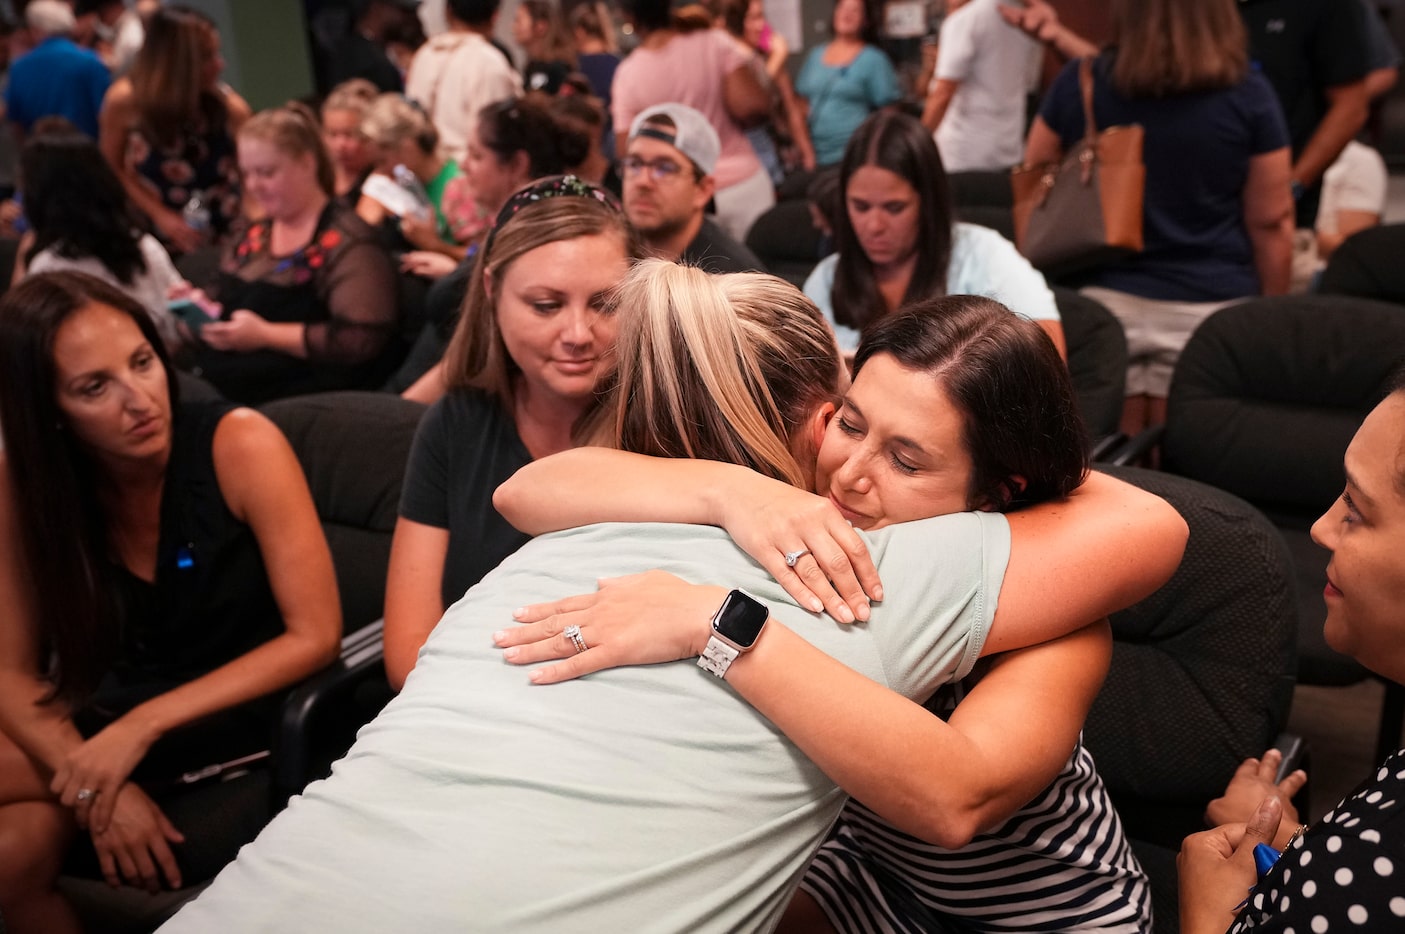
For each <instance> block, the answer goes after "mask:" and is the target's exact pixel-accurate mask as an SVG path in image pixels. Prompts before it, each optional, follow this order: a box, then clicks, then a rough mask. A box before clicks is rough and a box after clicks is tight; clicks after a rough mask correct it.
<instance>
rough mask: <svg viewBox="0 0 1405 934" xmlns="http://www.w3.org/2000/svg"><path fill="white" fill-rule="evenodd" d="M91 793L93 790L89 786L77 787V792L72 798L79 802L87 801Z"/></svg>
mask: <svg viewBox="0 0 1405 934" xmlns="http://www.w3.org/2000/svg"><path fill="white" fill-rule="evenodd" d="M93 794H94V792H93V789H91V788H79V789H78V794H76V795H74V796H73V800H74V801H77V802H78V803H79V804H82V803H83V802H84V801H87V800H88V799H89V798H91V797H92V796H93Z"/></svg>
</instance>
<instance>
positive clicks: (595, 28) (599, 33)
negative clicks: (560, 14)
mask: <svg viewBox="0 0 1405 934" xmlns="http://www.w3.org/2000/svg"><path fill="white" fill-rule="evenodd" d="M567 20H568V22H569V24H570V26H571V29H573V30H575V29H579V30H580V31H581V32H583V33H585V34H586V35H587V36H590V37H591V38H592V39H599V40H600V41H601V42H608V41H609V37H608V36H606V35H605V22H604V21H603V20H602V19H601V17H600V10H599V9H598V8H597V7H596V6H595V4H594V3H591V2H587V3H578V4H576V7H575V9H573V10H571V15H570V16H569V17H567Z"/></svg>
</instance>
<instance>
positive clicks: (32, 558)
mask: <svg viewBox="0 0 1405 934" xmlns="http://www.w3.org/2000/svg"><path fill="white" fill-rule="evenodd" d="M94 303H99V304H103V305H108V306H110V307H112V308H114V309H115V310H117V311H119V312H121V313H123V314H125V315H127V316H128V317H130V318H131V319H132V320H133V321H135V322H136V325H137V327H138V328H140V329H141V332H142V336H143V337H145V338H146V340H147V342H148V343H149V344H150V345H151V348H152V350H153V351H154V352H155V353H156V356H157V358H158V359H159V360H160V361H161V365H162V366H163V367H164V368H165V371H166V386H167V390H168V392H169V393H170V399H171V408H172V411H173V412H174V411H175V405H176V401H177V392H176V380H175V370H173V369H172V368H171V362H170V359H169V357H167V355H166V347H165V344H164V343H162V341H161V335H160V334H158V333H157V331H156V325H155V324H154V323H153V322H152V320H151V317H150V315H148V314H147V313H146V310H145V309H143V308H142V306H141V305H139V304H137V302H136V301H134V300H133V299H131V298H129V297H128V296H127V295H125V294H124V293H122V292H121V291H119V290H118V289H116V288H115V287H113V286H111V285H108V284H107V283H106V282H103V281H102V280H101V279H97V278H94V277H93V276H89V275H85V274H84V273H78V272H49V273H39V274H37V275H33V276H29V277H28V278H26V279H25V280H24V281H23V282H21V283H20V284H19V285H17V286H15V287H14V288H12V289H10V290H9V291H8V292H6V293H5V295H4V297H3V298H0V430H3V432H4V438H5V458H6V462H7V464H8V467H9V473H10V489H11V494H12V496H13V500H14V501H13V504H12V505H13V507H14V510H15V516H16V520H17V522H16V525H17V527H18V528H19V530H20V546H21V552H22V554H21V555H20V556H19V557H20V559H21V562H22V565H23V568H24V572H25V577H24V580H25V581H27V582H28V583H29V585H30V587H31V588H32V590H31V592H30V594H29V595H28V596H29V605H30V606H31V608H32V609H33V612H34V619H35V621H36V624H37V626H38V629H39V636H40V652H41V653H42V654H41V655H40V658H39V659H38V661H39V663H40V665H41V667H45V666H47V670H46V675H47V677H48V678H49V680H50V681H51V682H52V690H51V693H50V697H51V698H59V699H62V700H64V701H66V702H68V703H70V704H72V705H74V706H81V704H82V703H83V702H84V701H85V700H86V698H87V697H89V696H90V695H91V694H92V692H93V690H94V689H95V688H96V687H97V684H98V682H99V681H100V680H101V678H102V676H103V675H104V674H105V673H106V672H107V669H108V667H109V666H110V665H111V663H112V661H113V659H114V658H115V657H116V652H117V649H118V645H119V630H120V626H121V619H120V615H119V610H118V607H117V606H116V601H115V600H114V589H113V585H112V584H111V582H110V577H111V574H110V571H109V569H108V563H107V554H108V547H107V543H108V535H107V527H106V525H105V524H104V520H103V510H102V507H101V505H100V503H99V502H98V490H97V488H98V486H99V483H98V478H97V476H96V465H95V464H94V463H93V462H92V461H91V459H90V458H89V457H88V455H87V454H86V452H84V451H83V449H82V448H81V447H80V446H79V445H78V443H77V442H75V441H74V439H73V437H72V433H71V432H68V431H63V430H59V429H62V427H63V424H64V420H63V414H62V412H61V410H60V409H59V406H58V401H57V399H56V398H55V396H54V384H55V374H54V339H55V336H56V335H57V334H58V331H59V328H60V327H61V326H62V325H63V323H64V322H65V321H67V320H68V319H69V318H70V317H72V316H73V315H74V314H75V313H76V312H78V311H80V310H82V309H83V308H86V307H87V306H89V305H91V304H94Z"/></svg>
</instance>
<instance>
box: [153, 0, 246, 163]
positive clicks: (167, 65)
mask: <svg viewBox="0 0 1405 934" xmlns="http://www.w3.org/2000/svg"><path fill="white" fill-rule="evenodd" d="M216 35H218V30H217V28H216V27H215V21H214V20H212V19H210V18H209V17H208V16H206V15H205V14H204V13H201V12H199V11H198V10H192V9H190V8H189V7H184V6H162V7H160V8H158V9H157V10H156V12H155V13H153V14H152V16H151V19H150V21H149V22H148V23H147V25H146V38H145V41H143V42H142V47H141V51H139V52H138V53H137V57H136V60H135V61H134V62H133V63H132V71H131V74H130V76H129V77H130V79H131V82H132V96H133V99H134V100H135V101H136V106H137V110H138V112H139V113H140V114H141V118H142V121H143V123H144V124H145V125H146V128H147V130H148V131H150V133H151V134H152V136H153V137H154V138H155V140H156V141H157V142H158V143H161V144H163V145H165V144H170V143H171V142H173V141H175V140H178V139H181V138H182V137H183V136H184V135H185V134H186V133H188V132H190V130H191V128H192V127H193V126H198V125H199V124H200V123H201V122H203V123H204V125H205V126H206V127H207V128H209V129H211V130H214V129H218V128H222V127H223V126H224V125H225V123H226V121H227V120H228V119H229V110H228V107H227V106H226V105H225V100H224V94H223V92H221V91H217V90H210V89H208V88H204V87H201V86H200V73H201V71H202V70H203V68H204V51H203V50H202V48H201V42H202V41H203V40H204V39H205V37H206V36H216Z"/></svg>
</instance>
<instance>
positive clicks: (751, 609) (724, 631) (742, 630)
mask: <svg viewBox="0 0 1405 934" xmlns="http://www.w3.org/2000/svg"><path fill="white" fill-rule="evenodd" d="M770 615H771V614H770V611H769V610H767V609H766V605H765V604H764V603H761V602H759V601H757V600H753V599H752V598H751V597H749V596H747V595H746V594H744V593H742V592H741V591H740V590H734V591H732V592H731V593H729V594H727V599H726V600H724V601H722V608H721V609H720V610H718V611H717V615H716V616H715V617H713V620H712V628H713V630H715V631H716V632H717V634H718V635H720V636H722V637H723V638H725V639H727V640H728V641H730V642H734V643H736V644H737V645H738V646H739V647H741V648H743V649H749V648H751V646H752V644H753V643H755V642H756V637H757V636H759V635H760V634H761V627H762V626H764V625H766V617H768V616H770Z"/></svg>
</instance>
